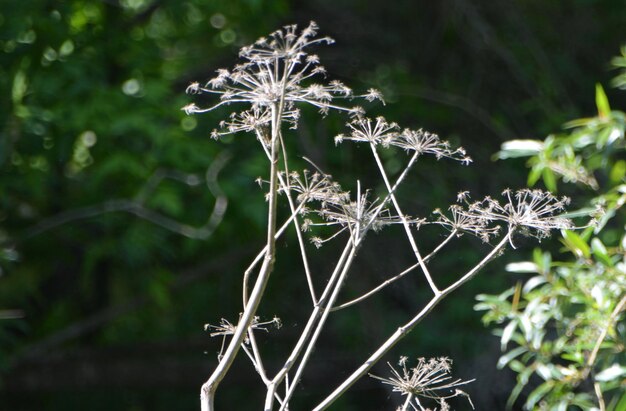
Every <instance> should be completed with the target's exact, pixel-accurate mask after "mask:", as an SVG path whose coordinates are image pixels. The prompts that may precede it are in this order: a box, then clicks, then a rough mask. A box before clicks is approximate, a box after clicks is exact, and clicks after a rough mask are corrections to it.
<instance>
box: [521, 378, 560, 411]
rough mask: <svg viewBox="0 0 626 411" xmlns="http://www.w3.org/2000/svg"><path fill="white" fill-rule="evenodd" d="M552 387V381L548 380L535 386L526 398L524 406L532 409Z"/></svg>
mask: <svg viewBox="0 0 626 411" xmlns="http://www.w3.org/2000/svg"><path fill="white" fill-rule="evenodd" d="M552 387H554V381H552V380H549V381H546V382H544V383H543V384H541V385H540V386H538V387H537V388H535V389H534V390H533V392H531V393H530V395H529V396H528V398H527V399H526V408H527V409H529V410H532V409H534V408H533V407H534V406H535V404H537V403H538V402H539V401H540V400H541V399H542V398H543V397H544V396H545V395H546V394H547V393H548V392H550V390H551V389H552Z"/></svg>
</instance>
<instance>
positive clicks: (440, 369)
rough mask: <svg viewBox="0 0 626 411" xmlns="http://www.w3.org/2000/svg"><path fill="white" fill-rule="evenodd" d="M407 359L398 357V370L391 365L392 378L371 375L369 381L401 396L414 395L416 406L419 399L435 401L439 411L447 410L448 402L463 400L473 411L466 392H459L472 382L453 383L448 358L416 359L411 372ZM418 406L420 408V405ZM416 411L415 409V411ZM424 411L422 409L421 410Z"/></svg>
mask: <svg viewBox="0 0 626 411" xmlns="http://www.w3.org/2000/svg"><path fill="white" fill-rule="evenodd" d="M407 363H408V358H407V357H400V360H399V361H398V366H400V370H397V369H396V368H395V367H393V366H392V365H391V364H389V363H387V364H388V365H389V368H391V374H392V376H391V377H388V378H384V377H378V376H376V375H372V374H370V376H371V377H372V378H375V379H377V380H380V381H381V382H382V383H383V384H387V385H391V386H392V390H393V391H394V392H399V393H400V394H401V395H404V396H406V395H409V394H410V395H413V396H414V397H415V399H416V401H417V403H418V404H419V398H420V397H421V398H422V399H424V398H427V399H433V400H436V401H437V402H438V403H439V405H440V407H441V409H448V408H447V407H448V404H447V403H446V400H447V399H450V398H453V397H458V396H464V397H466V398H467V400H468V401H469V403H470V405H471V406H472V409H473V408H474V405H473V404H472V401H471V400H470V398H469V395H467V394H466V393H465V392H463V391H461V390H460V389H458V387H460V386H462V385H466V384H469V383H470V382H472V381H474V380H469V381H463V380H461V379H456V380H454V381H452V376H451V372H452V361H451V360H450V359H448V358H447V357H440V358H431V359H429V360H426V359H425V358H418V359H417V365H416V366H415V367H412V368H408V367H407ZM420 406H421V405H420ZM414 409H415V408H414ZM422 409H423V408H422Z"/></svg>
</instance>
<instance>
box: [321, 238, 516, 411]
mask: <svg viewBox="0 0 626 411" xmlns="http://www.w3.org/2000/svg"><path fill="white" fill-rule="evenodd" d="M511 235H512V232H511V231H509V232H508V233H507V235H506V236H505V237H504V238H503V239H502V240H501V241H500V242H499V243H498V244H497V245H496V246H495V247H494V248H493V249H492V250H491V251H490V252H489V253H488V254H487V255H486V256H485V257H484V258H483V259H482V260H481V261H480V262H479V263H478V264H477V265H476V266H474V268H472V269H471V270H470V271H468V272H467V273H466V274H465V275H463V276H462V277H461V278H460V279H458V280H457V281H456V282H454V283H453V284H452V285H450V286H449V287H447V288H446V289H444V290H443V291H441V292H440V293H439V294H435V296H434V297H433V298H432V299H431V300H430V301H429V302H428V304H426V306H424V308H422V310H421V311H420V312H419V313H417V315H415V317H413V318H412V319H411V320H410V321H409V322H407V323H406V324H404V325H403V326H402V327H399V328H398V329H397V330H396V331H395V332H394V333H393V334H392V335H391V336H390V337H389V338H388V339H387V340H386V341H385V342H384V343H383V344H381V345H380V347H379V348H378V349H377V350H376V351H375V352H374V353H373V354H372V355H371V356H370V357H369V358H368V359H367V360H366V361H365V362H364V363H363V364H362V365H361V366H360V367H359V368H357V369H356V370H355V371H354V372H353V373H352V374H351V375H350V376H349V377H348V378H346V380H344V382H343V383H341V384H340V385H339V386H338V387H337V388H336V389H335V390H334V391H333V392H332V393H331V394H330V395H329V396H328V397H326V398H325V399H324V400H323V401H322V402H320V403H319V404H318V405H317V407H315V408H314V410H313V411H321V410H324V409H326V408H328V407H329V406H330V405H331V404H332V403H333V402H335V401H336V400H337V398H339V396H341V395H342V394H343V393H344V392H346V391H347V390H348V388H350V387H351V386H352V385H353V384H354V383H355V382H356V381H358V380H359V379H360V378H361V377H363V376H364V375H365V374H366V373H367V371H369V369H370V368H372V366H373V365H374V364H376V363H377V362H378V361H380V359H381V358H382V357H383V356H384V355H385V354H386V353H387V352H388V351H389V350H390V349H391V348H392V347H393V346H394V345H396V344H397V343H398V341H400V340H401V339H402V338H403V337H404V336H405V335H407V334H408V333H409V332H410V331H411V330H412V329H413V328H414V327H415V326H416V325H417V324H418V323H419V322H420V321H421V320H422V319H423V318H424V317H425V316H426V315H427V314H428V313H429V312H430V311H431V310H432V309H433V308H434V307H435V306H436V305H437V304H438V303H439V302H440V301H441V300H443V299H444V298H445V297H446V296H447V295H448V294H449V293H451V292H452V291H454V290H456V289H457V288H458V287H460V286H461V285H463V284H465V283H466V282H467V281H469V280H470V279H471V278H472V277H474V276H475V275H476V274H477V273H478V271H480V269H482V268H483V267H484V266H485V265H486V264H487V263H488V262H489V261H490V260H491V259H492V258H494V257H495V256H497V255H498V254H499V253H500V252H501V251H502V250H503V249H504V248H505V247H506V244H507V243H508V241H509V239H510V237H511Z"/></svg>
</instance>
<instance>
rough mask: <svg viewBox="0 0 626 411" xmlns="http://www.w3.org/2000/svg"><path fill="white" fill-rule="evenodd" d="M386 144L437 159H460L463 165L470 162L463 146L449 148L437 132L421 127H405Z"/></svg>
mask: <svg viewBox="0 0 626 411" xmlns="http://www.w3.org/2000/svg"><path fill="white" fill-rule="evenodd" d="M388 144H389V145H391V146H396V147H399V148H401V149H403V150H406V151H409V152H411V151H413V152H415V153H417V154H418V155H423V154H432V155H434V156H435V157H436V158H437V159H438V160H439V159H441V158H444V157H445V158H449V159H452V160H457V161H460V162H461V163H463V164H465V165H467V164H469V163H471V162H472V159H471V158H470V157H469V156H468V155H467V153H466V152H465V150H464V149H463V147H458V148H451V146H450V143H448V142H447V141H445V140H441V139H440V138H439V136H438V135H437V134H433V133H429V132H427V131H424V130H422V129H420V130H409V129H405V130H404V131H403V132H402V133H399V134H398V135H397V137H396V138H393V139H391V140H389V141H388Z"/></svg>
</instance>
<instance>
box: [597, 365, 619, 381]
mask: <svg viewBox="0 0 626 411" xmlns="http://www.w3.org/2000/svg"><path fill="white" fill-rule="evenodd" d="M623 375H626V366H623V365H619V364H613V365H611V366H610V367H609V368H605V369H604V370H602V371H600V372H599V373H597V374H596V380H597V381H600V382H605V381H611V380H614V379H616V378H619V377H622V376H623Z"/></svg>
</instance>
